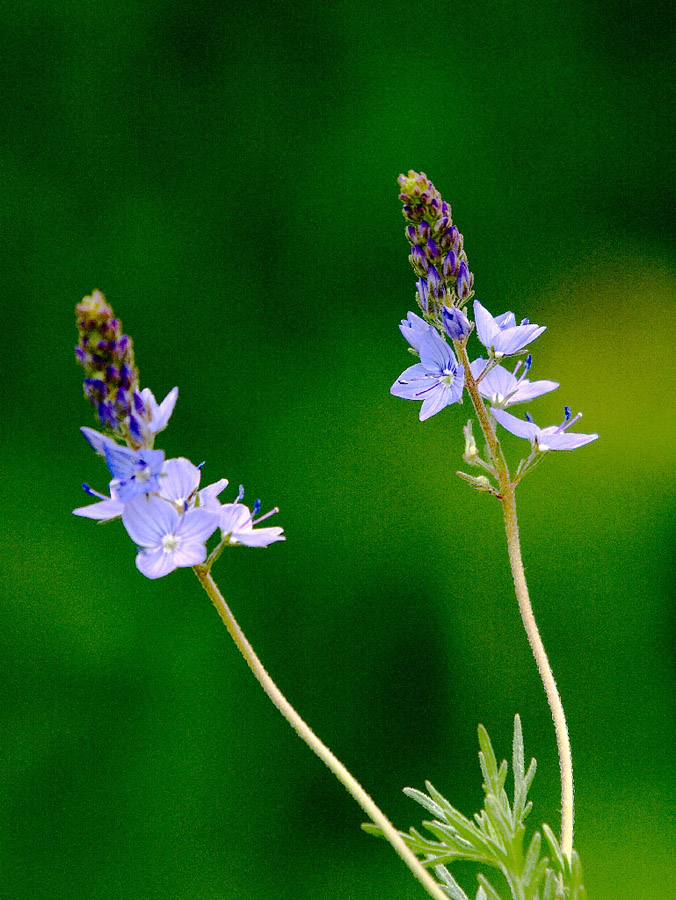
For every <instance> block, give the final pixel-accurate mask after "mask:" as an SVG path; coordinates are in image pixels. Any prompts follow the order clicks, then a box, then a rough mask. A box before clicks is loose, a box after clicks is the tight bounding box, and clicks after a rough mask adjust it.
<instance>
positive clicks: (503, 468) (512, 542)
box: [454, 341, 574, 861]
mask: <svg viewBox="0 0 676 900" xmlns="http://www.w3.org/2000/svg"><path fill="white" fill-rule="evenodd" d="M454 345H455V349H456V351H457V353H458V358H459V360H460V362H461V363H462V365H463V366H464V367H465V384H466V386H467V390H468V392H469V395H470V397H471V399H472V405H473V406H474V411H475V412H476V414H477V418H478V419H479V424H480V425H481V430H482V432H483V434H484V437H485V439H486V443H487V444H488V448H489V452H490V455H491V459H492V461H493V464H494V466H495V469H496V472H497V476H498V484H499V486H500V500H501V501H502V512H503V516H504V520H505V532H506V534H507V551H508V553H509V564H510V567H511V570H512V577H513V579H514V589H515V591H516V599H517V602H518V604H519V611H520V612H521V620H522V622H523V626H524V628H525V629H526V635H527V637H528V643H529V644H530V647H531V650H532V651H533V656H534V657H535V662H536V664H537V667H538V672H539V673H540V678H541V679H542V683H543V685H544V688H545V693H546V695H547V701H548V703H549V708H550V710H551V713H552V719H553V720H554V730H555V732H556V744H557V747H558V751H559V768H560V770H561V850H562V851H563V854H564V856H566V857H567V859H568V861H570V859H571V857H572V853H573V819H574V799H573V758H572V755H571V750H570V738H569V736H568V726H567V725H566V716H565V713H564V711H563V704H562V703H561V697H560V695H559V691H558V688H557V686H556V681H555V680H554V673H553V672H552V667H551V666H550V664H549V660H548V659H547V653H546V651H545V647H544V644H543V643H542V638H541V637H540V632H539V631H538V627H537V624H536V622H535V616H534V615H533V607H532V605H531V602H530V597H529V595H528V586H527V584H526V575H525V572H524V569H523V560H522V558H521V544H520V541H519V523H518V520H517V517H516V499H515V495H514V487H515V485H514V484H513V482H512V480H511V478H510V474H509V470H508V468H507V463H506V461H505V457H504V454H503V452H502V448H501V446H500V442H499V441H498V439H497V437H496V434H495V430H494V428H493V424H492V422H491V420H490V418H489V415H488V412H487V410H486V407H485V405H484V402H483V400H482V398H481V395H480V393H479V389H478V387H477V383H476V381H475V379H474V378H473V377H472V372H471V369H470V365H469V358H468V356H467V351H466V349H465V346H464V343H463V342H461V341H454Z"/></svg>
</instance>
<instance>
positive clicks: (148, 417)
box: [73, 291, 285, 578]
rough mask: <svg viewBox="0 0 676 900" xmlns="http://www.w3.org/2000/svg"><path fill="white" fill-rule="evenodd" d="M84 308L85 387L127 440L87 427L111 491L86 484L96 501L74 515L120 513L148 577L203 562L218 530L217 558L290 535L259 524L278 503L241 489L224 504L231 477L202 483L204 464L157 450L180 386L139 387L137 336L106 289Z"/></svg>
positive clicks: (100, 517)
mask: <svg viewBox="0 0 676 900" xmlns="http://www.w3.org/2000/svg"><path fill="white" fill-rule="evenodd" d="M77 312H78V328H79V330H80V343H79V344H78V346H77V348H76V351H75V352H76V355H77V358H78V360H79V362H80V363H81V364H82V365H83V366H84V367H85V372H86V373H87V379H86V380H85V394H86V395H87V397H88V399H90V400H91V401H92V402H94V404H95V406H96V408H97V412H98V414H99V419H101V421H102V423H103V425H104V426H105V427H106V428H107V429H108V430H109V431H112V432H113V434H114V435H115V437H118V438H119V437H122V439H123V440H124V441H125V444H124V445H123V444H120V443H118V442H117V441H116V440H113V438H112V437H109V436H108V435H106V434H101V432H99V431H94V429H92V428H83V429H82V433H83V435H84V436H85V438H86V439H87V441H88V442H89V444H90V445H91V447H92V448H93V450H94V451H95V452H96V453H97V454H98V455H99V456H102V457H103V458H104V459H105V461H106V464H107V466H108V469H109V470H110V474H111V475H112V479H111V481H110V483H109V492H110V493H109V495H106V494H100V493H98V492H97V491H95V490H93V489H92V488H90V487H89V486H88V485H86V484H85V485H83V487H84V489H85V493H87V494H88V495H89V496H90V497H95V498H96V502H94V503H90V504H88V505H87V506H81V507H79V508H78V509H75V510H73V512H74V513H75V515H76V516H83V517H84V518H87V519H94V520H96V521H99V522H108V521H110V520H111V519H118V518H121V519H122V524H123V525H124V527H125V529H126V531H127V534H128V535H129V537H130V538H131V539H132V541H134V543H135V544H136V545H137V547H138V553H137V556H136V566H137V568H138V569H139V571H140V572H142V573H143V574H144V575H146V576H147V577H148V578H161V577H162V576H163V575H168V574H169V573H170V572H173V571H174V569H180V568H185V567H188V566H197V565H201V564H202V563H204V562H205V560H206V559H207V548H206V542H207V540H208V539H209V538H210V537H211V535H212V534H214V532H216V531H217V530H219V529H220V535H221V537H220V543H219V544H218V546H217V547H216V548H215V550H214V551H213V553H212V556H211V557H210V559H211V560H213V558H214V555H217V554H218V553H219V552H220V550H221V549H222V548H223V547H225V546H227V545H236V544H242V545H244V546H248V547H266V546H267V545H268V544H272V543H274V542H275V541H283V540H285V538H284V536H283V534H282V531H283V529H282V528H279V527H272V528H254V526H255V525H258V524H259V523H260V522H262V521H263V519H267V517H268V516H271V515H272V514H273V513H276V512H277V509H273V510H270V512H268V513H266V514H265V515H263V516H259V515H258V513H259V511H260V502H259V501H258V500H257V501H256V502H255V503H254V505H253V510H251V509H249V507H248V506H245V505H244V504H243V503H241V500H242V498H243V496H244V491H243V489H242V488H240V490H239V494H238V495H237V498H236V500H235V501H234V503H225V504H222V503H221V502H220V501H219V500H218V497H219V495H220V494H221V493H222V491H223V490H224V489H225V488H226V487H227V484H228V481H227V479H226V478H221V479H220V480H219V481H216V482H214V483H213V484H210V485H208V486H207V487H204V488H202V489H200V479H201V466H195V465H193V463H191V462H190V460H188V459H184V458H183V457H179V458H177V459H165V458H164V451H162V450H153V442H154V438H155V435H156V434H157V433H158V432H160V431H162V430H163V429H164V428H165V427H166V425H167V423H168V421H169V418H170V417H171V414H172V412H173V410H174V406H175V404H176V399H177V397H178V388H174V389H173V390H171V391H170V392H169V394H167V396H166V397H165V398H164V400H163V401H162V402H161V403H157V401H156V400H155V397H154V395H153V393H152V391H151V390H150V389H149V388H144V389H143V390H142V391H139V390H138V373H137V372H136V369H135V367H134V361H133V355H132V346H131V339H130V338H129V337H127V336H126V335H123V334H122V333H121V332H122V329H121V326H120V323H119V322H118V320H117V319H115V318H113V311H112V309H111V308H110V306H108V304H107V303H106V301H105V299H104V297H103V294H101V293H100V292H99V291H95V292H94V293H93V294H92V295H91V297H85V298H84V300H83V301H82V303H79V304H78V305H77ZM113 360H115V361H113ZM113 370H114V371H113ZM122 395H124V397H123V396H122ZM108 404H110V406H108ZM102 406H103V407H104V408H105V410H106V411H105V412H104V414H103V415H102V412H101V407H102ZM109 409H110V410H111V412H110V414H109V413H108V412H107V410H109Z"/></svg>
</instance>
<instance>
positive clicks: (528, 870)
mask: <svg viewBox="0 0 676 900" xmlns="http://www.w3.org/2000/svg"><path fill="white" fill-rule="evenodd" d="M541 846H542V838H541V837H540V832H539V831H536V832H535V834H534V835H533V837H532V838H531V842H530V844H529V845H528V850H527V851H526V858H525V860H524V863H523V871H522V873H521V878H522V879H523V882H524V884H528V885H529V884H530V883H531V879H532V878H533V873H534V872H535V866H536V865H537V863H538V860H539V859H540V847H541Z"/></svg>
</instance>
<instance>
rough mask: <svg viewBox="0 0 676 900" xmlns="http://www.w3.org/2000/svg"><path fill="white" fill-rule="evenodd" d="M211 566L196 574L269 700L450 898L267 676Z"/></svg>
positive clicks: (426, 879)
mask: <svg viewBox="0 0 676 900" xmlns="http://www.w3.org/2000/svg"><path fill="white" fill-rule="evenodd" d="M209 569H210V567H209V566H208V565H197V566H194V567H193V571H194V572H195V575H197V578H198V579H199V582H200V584H201V585H202V587H203V588H204V590H205V591H206V593H207V595H208V597H209V599H210V600H211V602H212V603H213V604H214V606H215V607H216V611H217V612H218V614H219V616H220V617H221V619H222V621H223V624H224V625H225V627H226V628H227V629H228V631H229V632H230V636H231V637H232V639H233V641H234V642H235V644H236V645H237V648H238V650H239V651H240V653H241V654H242V656H243V657H244V659H245V660H246V663H247V665H248V666H249V668H250V669H251V671H252V672H253V674H254V675H255V676H256V679H257V680H258V682H259V684H260V686H261V687H262V688H263V690H264V691H265V693H266V694H267V695H268V697H269V698H270V700H272V702H273V703H274V705H275V706H276V707H277V709H278V710H279V711H280V713H281V714H282V715H283V716H284V718H285V719H286V721H287V722H288V723H289V725H291V727H292V728H293V730H294V731H295V732H296V734H297V735H298V736H299V737H300V738H302V740H303V741H305V743H306V744H307V745H308V747H309V748H310V749H311V750H312V751H313V752H314V753H316V755H317V756H318V757H319V758H320V759H321V760H322V762H323V763H324V764H325V765H326V766H327V768H328V769H330V771H331V772H333V774H334V775H335V776H336V778H337V779H338V781H340V783H341V784H342V785H343V787H344V788H345V789H346V790H347V791H348V793H349V794H350V795H351V796H352V797H353V798H354V799H355V800H356V801H357V803H358V804H359V805H360V806H361V808H362V809H363V810H364V812H365V813H366V815H367V816H368V817H369V818H370V819H371V821H372V822H373V823H374V824H375V825H377V826H378V827H379V828H380V829H381V830H382V833H383V835H384V837H385V838H386V839H387V840H388V841H389V843H390V844H391V845H392V847H393V848H394V850H395V851H396V853H397V854H398V855H399V856H400V857H401V859H402V860H403V861H404V862H405V863H406V865H407V866H408V867H409V869H410V870H411V872H412V873H413V874H414V875H415V877H416V878H417V879H418V881H419V882H420V883H421V884H422V886H423V887H424V888H425V890H426V891H427V893H428V894H429V895H430V896H431V897H434V898H436V900H448V895H447V894H446V893H445V892H444V891H443V890H442V889H441V888H440V887H439V885H438V884H437V882H436V881H435V880H434V879H433V878H432V876H431V875H430V873H429V872H428V871H427V869H425V867H424V866H423V865H422V863H421V862H420V861H419V860H418V858H417V857H416V855H415V854H414V853H413V852H412V851H411V850H410V849H409V848H408V847H407V846H406V844H405V842H404V841H403V839H402V838H401V836H400V835H399V832H398V831H397V830H396V828H395V827H394V825H392V823H391V822H390V820H389V819H388V818H387V816H386V815H385V814H384V813H383V812H382V810H381V809H380V808H379V807H378V806H377V805H376V803H375V802H374V800H373V799H372V798H371V797H370V796H369V794H367V793H366V791H365V790H364V788H363V787H362V786H361V785H360V784H359V782H358V781H357V780H356V779H355V778H354V776H353V775H351V774H350V772H349V771H348V770H347V769H346V768H345V766H344V765H343V764H342V763H341V762H340V760H339V759H338V758H337V757H336V756H335V755H334V754H333V753H332V752H331V751H330V750H329V748H328V747H327V746H326V744H324V742H323V741H321V740H320V739H319V738H318V737H317V735H316V734H315V733H314V731H312V729H311V728H310V726H309V725H308V724H307V723H306V722H305V721H304V720H303V719H302V718H301V717H300V715H299V714H298V713H297V712H296V710H295V709H294V708H293V706H291V704H290V703H289V701H288V700H287V699H286V697H285V696H284V695H283V694H282V692H281V691H280V690H279V688H278V687H277V685H276V684H275V682H274V681H273V680H272V678H271V677H270V676H269V675H268V673H267V671H266V669H265V668H264V666H263V663H262V662H261V661H260V659H259V658H258V656H257V654H256V652H255V650H254V649H253V647H252V646H251V644H250V643H249V641H248V640H247V638H246V636H245V634H244V632H243V631H242V629H241V628H240V627H239V624H238V623H237V620H236V619H235V617H234V615H233V614H232V611H231V610H230V607H229V606H228V604H227V603H226V602H225V598H224V597H223V595H222V594H221V592H220V590H219V589H218V586H217V584H216V582H215V581H214V579H213V577H212V575H211V572H210V570H209Z"/></svg>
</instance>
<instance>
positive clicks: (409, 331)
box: [399, 312, 432, 350]
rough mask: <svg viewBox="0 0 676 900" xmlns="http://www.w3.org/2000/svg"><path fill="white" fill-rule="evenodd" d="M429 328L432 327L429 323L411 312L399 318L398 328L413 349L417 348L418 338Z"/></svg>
mask: <svg viewBox="0 0 676 900" xmlns="http://www.w3.org/2000/svg"><path fill="white" fill-rule="evenodd" d="M430 328H432V326H431V325H428V324H427V322H426V321H425V320H424V319H421V318H420V316H417V315H416V314H415V313H413V312H410V313H407V314H406V318H405V319H402V320H401V325H400V326H399V330H400V331H401V333H402V334H403V335H404V337H405V338H406V340H407V341H408V342H409V344H410V345H411V347H413V349H414V350H418V349H419V347H420V339H421V338H422V336H423V335H424V334H427V332H428V331H429V330H430Z"/></svg>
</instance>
